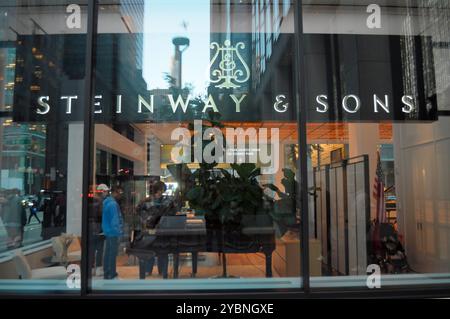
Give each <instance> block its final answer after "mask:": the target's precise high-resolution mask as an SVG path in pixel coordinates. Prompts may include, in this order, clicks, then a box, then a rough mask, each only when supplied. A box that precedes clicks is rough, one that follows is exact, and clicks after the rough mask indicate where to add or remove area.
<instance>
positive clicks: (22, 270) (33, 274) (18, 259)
mask: <svg viewBox="0 0 450 319" xmlns="http://www.w3.org/2000/svg"><path fill="white" fill-rule="evenodd" d="M13 262H14V264H15V265H16V270H17V274H18V275H19V278H20V279H66V278H67V270H66V268H65V267H62V266H58V267H49V268H38V269H31V267H30V264H29V263H28V261H27V258H26V257H25V256H24V254H23V252H22V251H21V250H17V251H16V252H15V253H14V256H13Z"/></svg>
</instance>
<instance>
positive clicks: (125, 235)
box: [89, 0, 301, 291]
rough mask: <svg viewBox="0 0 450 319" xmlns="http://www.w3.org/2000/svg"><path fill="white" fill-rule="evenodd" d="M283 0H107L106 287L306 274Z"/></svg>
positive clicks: (98, 170) (182, 285) (246, 283)
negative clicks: (280, 0)
mask: <svg viewBox="0 0 450 319" xmlns="http://www.w3.org/2000/svg"><path fill="white" fill-rule="evenodd" d="M274 6H275V4H274V3H272V2H270V1H209V0H208V1H206V0H205V1H194V2H186V1H174V0H171V1H150V0H149V1H127V0H122V1H117V3H116V4H114V5H111V4H110V3H109V2H108V1H100V3H99V17H98V30H97V31H98V34H97V38H96V43H97V46H96V51H97V63H96V67H95V74H94V80H95V94H96V110H95V113H96V114H95V136H94V141H95V149H96V151H95V154H96V156H97V158H96V160H95V161H94V163H96V166H94V165H93V166H92V169H93V172H94V174H93V175H94V180H93V182H92V187H93V189H94V193H95V195H94V200H93V205H92V207H91V210H90V212H89V216H90V220H91V222H90V236H91V238H93V240H92V242H91V243H90V246H89V250H90V252H91V253H90V256H91V260H90V265H91V267H90V271H91V276H90V278H91V280H90V282H91V286H90V288H92V289H93V290H94V291H99V290H102V291H104V290H129V289H131V290H174V289H182V290H191V289H192V290H196V289H206V290H223V289H231V290H241V289H255V288H297V289H299V288H301V280H300V259H301V258H300V254H301V252H300V236H299V235H300V228H299V225H300V224H299V218H300V213H299V211H298V210H297V208H296V207H297V204H296V197H297V195H298V190H297V187H296V184H297V182H298V180H299V178H300V176H299V172H298V171H297V159H298V146H297V137H298V136H297V118H296V110H295V107H294V106H295V101H294V97H295V94H294V92H295V87H294V78H295V72H294V69H295V66H294V21H293V19H294V15H293V12H294V8H293V5H292V4H290V3H288V2H286V3H285V5H284V6H285V7H284V10H283V11H280V10H279V8H278V6H279V4H278V3H277V4H276V6H277V8H276V10H275V9H274ZM275 13H276V14H277V16H274V14H275ZM275 32H276V36H275ZM103 190H105V191H103ZM103 248H104V250H102V249H103ZM102 256H103V258H102ZM117 278H120V279H122V280H116V279H117ZM193 278H195V279H193ZM211 279H213V280H211Z"/></svg>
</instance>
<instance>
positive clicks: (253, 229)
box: [127, 215, 275, 278]
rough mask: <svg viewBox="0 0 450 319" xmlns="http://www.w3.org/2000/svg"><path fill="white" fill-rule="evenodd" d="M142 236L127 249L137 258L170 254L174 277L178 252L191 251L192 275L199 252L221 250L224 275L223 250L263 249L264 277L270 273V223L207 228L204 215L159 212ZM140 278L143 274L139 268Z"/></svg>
mask: <svg viewBox="0 0 450 319" xmlns="http://www.w3.org/2000/svg"><path fill="white" fill-rule="evenodd" d="M142 238H143V245H139V244H135V245H131V246H130V247H129V248H127V253H128V254H130V255H135V256H137V257H138V258H140V259H145V258H148V257H149V256H155V255H157V254H172V255H173V262H174V265H173V266H174V278H178V269H179V255H180V254H181V253H191V254H192V276H193V277H195V275H196V274H197V263H198V253H200V252H216V253H222V260H223V274H222V276H223V277H226V276H227V274H226V258H225V254H226V253H264V255H265V259H266V277H272V252H273V251H274V250H275V231H274V228H273V227H272V226H265V227H260V226H248V227H243V228H242V229H241V230H240V231H239V232H228V231H225V230H223V229H208V228H207V227H206V222H205V219H204V218H203V217H194V218H187V217H186V216H185V215H177V216H162V217H161V220H160V222H159V224H158V226H157V227H156V228H155V229H154V230H152V231H151V232H150V233H148V234H145V236H142ZM132 241H133V240H132ZM140 278H145V274H144V273H142V271H140Z"/></svg>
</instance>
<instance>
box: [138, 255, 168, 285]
mask: <svg viewBox="0 0 450 319" xmlns="http://www.w3.org/2000/svg"><path fill="white" fill-rule="evenodd" d="M157 257H158V272H159V273H160V274H161V275H162V276H163V278H164V279H167V277H168V268H169V255H168V254H157ZM154 264H155V257H149V258H140V259H139V278H140V279H144V278H145V273H149V274H150V275H151V274H152V271H153V266H154Z"/></svg>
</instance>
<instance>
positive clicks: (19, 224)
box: [3, 189, 25, 248]
mask: <svg viewBox="0 0 450 319" xmlns="http://www.w3.org/2000/svg"><path fill="white" fill-rule="evenodd" d="M19 194H20V191H19V190H18V189H11V190H9V191H7V192H6V202H5V203H4V205H3V223H4V225H5V228H6V232H7V234H8V242H7V246H8V248H17V247H20V246H21V245H22V240H23V227H24V224H25V223H24V221H25V216H24V209H23V207H22V203H21V200H20V197H19Z"/></svg>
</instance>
